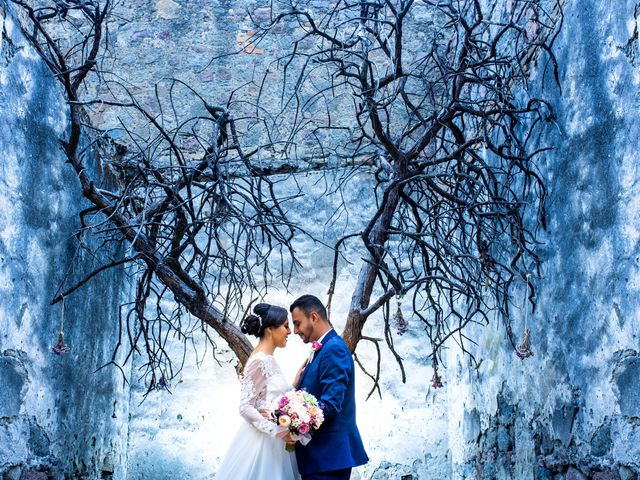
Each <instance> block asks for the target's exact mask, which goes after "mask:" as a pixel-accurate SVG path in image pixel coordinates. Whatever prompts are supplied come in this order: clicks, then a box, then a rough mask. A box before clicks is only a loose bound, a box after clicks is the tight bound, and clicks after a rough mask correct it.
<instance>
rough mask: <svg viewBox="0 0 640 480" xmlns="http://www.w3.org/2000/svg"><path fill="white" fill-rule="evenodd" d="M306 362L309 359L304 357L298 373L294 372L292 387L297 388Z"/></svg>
mask: <svg viewBox="0 0 640 480" xmlns="http://www.w3.org/2000/svg"><path fill="white" fill-rule="evenodd" d="M308 362H309V359H308V358H307V359H305V361H304V363H303V364H302V366H301V367H300V368H299V369H298V373H296V378H295V379H294V380H293V388H298V384H299V383H300V375H302V372H304V369H305V367H306V366H307V363H308Z"/></svg>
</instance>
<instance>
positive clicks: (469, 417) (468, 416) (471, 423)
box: [462, 408, 480, 442]
mask: <svg viewBox="0 0 640 480" xmlns="http://www.w3.org/2000/svg"><path fill="white" fill-rule="evenodd" d="M462 431H463V434H464V440H465V441H466V442H476V441H477V440H478V436H479V435H480V415H479V414H478V411H477V410H476V409H475V408H474V409H473V410H471V411H468V410H465V411H464V421H463V423H462Z"/></svg>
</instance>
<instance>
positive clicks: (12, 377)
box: [0, 351, 28, 417]
mask: <svg viewBox="0 0 640 480" xmlns="http://www.w3.org/2000/svg"><path fill="white" fill-rule="evenodd" d="M27 380H28V375H27V371H26V369H25V367H24V365H23V363H22V361H21V359H20V358H19V355H18V354H17V353H16V352H14V351H5V352H3V354H2V356H0V385H2V388H0V417H13V416H16V415H18V414H19V413H20V406H21V405H22V400H23V398H24V391H23V389H24V387H25V384H26V382H27Z"/></svg>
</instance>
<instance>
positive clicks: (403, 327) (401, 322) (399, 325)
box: [393, 298, 409, 335]
mask: <svg viewBox="0 0 640 480" xmlns="http://www.w3.org/2000/svg"><path fill="white" fill-rule="evenodd" d="M393 321H394V322H395V324H396V329H397V332H398V335H404V334H405V333H407V330H408V329H409V324H408V323H407V321H406V320H405V319H404V316H403V315H402V308H401V304H400V298H398V309H397V310H396V313H394V314H393Z"/></svg>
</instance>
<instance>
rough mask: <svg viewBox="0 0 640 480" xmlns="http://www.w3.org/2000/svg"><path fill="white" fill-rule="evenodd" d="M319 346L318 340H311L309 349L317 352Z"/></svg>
mask: <svg viewBox="0 0 640 480" xmlns="http://www.w3.org/2000/svg"><path fill="white" fill-rule="evenodd" d="M321 348H322V344H321V343H320V342H318V341H316V340H314V341H313V342H311V350H313V351H314V352H319V351H320V349H321Z"/></svg>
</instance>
